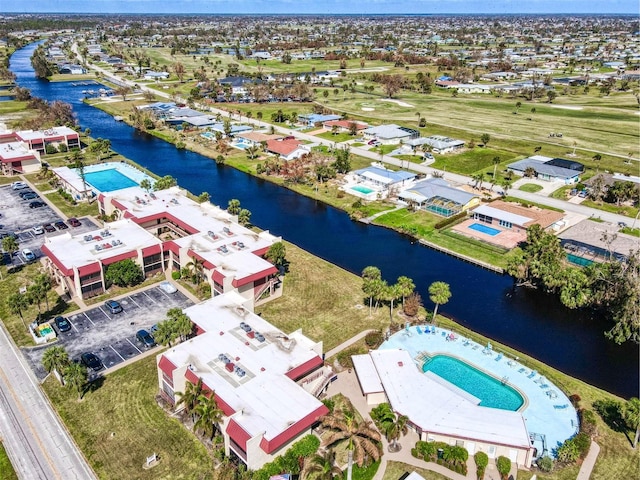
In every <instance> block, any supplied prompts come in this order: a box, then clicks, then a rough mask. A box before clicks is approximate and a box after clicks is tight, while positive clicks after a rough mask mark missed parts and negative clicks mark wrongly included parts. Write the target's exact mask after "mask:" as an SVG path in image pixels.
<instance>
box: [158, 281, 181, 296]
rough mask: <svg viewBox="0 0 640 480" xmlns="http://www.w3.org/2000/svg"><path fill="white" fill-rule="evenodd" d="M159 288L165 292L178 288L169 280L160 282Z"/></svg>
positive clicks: (174, 290)
mask: <svg viewBox="0 0 640 480" xmlns="http://www.w3.org/2000/svg"><path fill="white" fill-rule="evenodd" d="M160 288H161V289H162V290H163V291H164V292H166V293H176V292H177V291H178V289H177V288H176V287H175V285H173V284H172V283H171V282H170V281H168V280H165V281H164V282H160Z"/></svg>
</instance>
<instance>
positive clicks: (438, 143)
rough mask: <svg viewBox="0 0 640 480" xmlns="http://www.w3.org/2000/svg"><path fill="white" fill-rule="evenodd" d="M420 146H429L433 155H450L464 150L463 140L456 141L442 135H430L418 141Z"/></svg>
mask: <svg viewBox="0 0 640 480" xmlns="http://www.w3.org/2000/svg"><path fill="white" fill-rule="evenodd" d="M419 140H420V141H421V142H422V144H424V145H429V146H430V147H431V150H432V151H433V152H434V153H450V152H455V151H456V150H460V149H462V148H464V141H463V140H456V139H455V138H449V137H444V136H442V135H432V136H430V137H425V138H424V140H423V139H422V138H420V139H419Z"/></svg>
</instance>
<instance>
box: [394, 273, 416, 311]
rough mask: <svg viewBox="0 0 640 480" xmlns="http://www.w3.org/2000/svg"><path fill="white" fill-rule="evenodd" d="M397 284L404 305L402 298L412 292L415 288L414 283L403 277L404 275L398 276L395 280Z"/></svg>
mask: <svg viewBox="0 0 640 480" xmlns="http://www.w3.org/2000/svg"><path fill="white" fill-rule="evenodd" d="M396 285H397V286H398V289H399V292H400V295H401V296H402V305H403V306H404V299H405V298H407V297H408V296H409V295H411V294H412V293H413V291H414V290H415V289H416V284H415V283H413V280H411V279H410V278H409V277H405V276H404V275H403V276H401V277H398V281H397V282H396Z"/></svg>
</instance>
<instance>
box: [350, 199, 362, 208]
mask: <svg viewBox="0 0 640 480" xmlns="http://www.w3.org/2000/svg"><path fill="white" fill-rule="evenodd" d="M351 206H352V207H353V208H362V200H360V199H358V200H356V201H355V202H353V204H352V205H351Z"/></svg>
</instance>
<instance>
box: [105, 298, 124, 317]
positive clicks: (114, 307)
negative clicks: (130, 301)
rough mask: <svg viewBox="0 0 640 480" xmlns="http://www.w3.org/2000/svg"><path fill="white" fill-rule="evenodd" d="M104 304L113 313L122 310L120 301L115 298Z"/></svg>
mask: <svg viewBox="0 0 640 480" xmlns="http://www.w3.org/2000/svg"><path fill="white" fill-rule="evenodd" d="M104 306H105V307H107V310H109V312H111V313H113V314H116V313H120V312H122V305H120V302H116V301H115V300H107V301H106V302H104Z"/></svg>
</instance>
